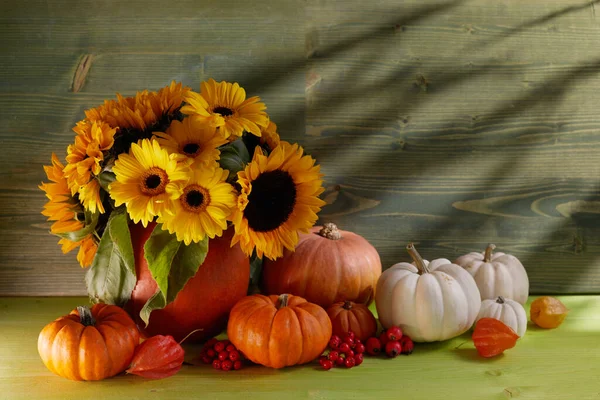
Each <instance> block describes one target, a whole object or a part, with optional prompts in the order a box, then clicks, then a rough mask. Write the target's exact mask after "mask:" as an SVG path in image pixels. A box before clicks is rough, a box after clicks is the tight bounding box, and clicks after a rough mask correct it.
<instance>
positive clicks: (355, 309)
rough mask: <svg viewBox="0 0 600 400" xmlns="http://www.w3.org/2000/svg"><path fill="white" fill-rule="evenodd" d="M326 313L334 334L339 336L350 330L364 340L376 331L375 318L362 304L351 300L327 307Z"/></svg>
mask: <svg viewBox="0 0 600 400" xmlns="http://www.w3.org/2000/svg"><path fill="white" fill-rule="evenodd" d="M327 315H329V318H330V319H331V325H332V332H333V334H334V335H339V336H341V335H343V334H344V333H346V332H348V331H352V332H354V334H355V335H356V337H357V338H359V339H360V340H361V341H363V342H366V341H367V339H368V338H370V337H372V336H375V334H376V333H377V320H376V319H375V316H373V313H371V310H369V308H368V307H367V306H365V305H364V304H358V303H354V302H352V301H342V302H339V303H335V304H334V305H332V306H331V307H329V308H328V309H327Z"/></svg>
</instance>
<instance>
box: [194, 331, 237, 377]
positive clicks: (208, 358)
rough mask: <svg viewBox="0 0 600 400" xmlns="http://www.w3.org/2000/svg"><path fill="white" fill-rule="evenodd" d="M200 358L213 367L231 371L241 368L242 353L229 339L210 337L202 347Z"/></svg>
mask: <svg viewBox="0 0 600 400" xmlns="http://www.w3.org/2000/svg"><path fill="white" fill-rule="evenodd" d="M200 359H201V360H202V362H203V363H204V364H212V366H213V368H214V369H218V370H223V371H231V370H232V369H235V370H238V369H241V368H242V354H241V353H240V352H239V350H238V349H237V348H236V347H235V346H234V345H233V344H232V343H231V342H230V341H229V340H217V339H216V338H212V339H210V340H209V341H208V342H206V343H205V344H204V347H202V351H201V352H200Z"/></svg>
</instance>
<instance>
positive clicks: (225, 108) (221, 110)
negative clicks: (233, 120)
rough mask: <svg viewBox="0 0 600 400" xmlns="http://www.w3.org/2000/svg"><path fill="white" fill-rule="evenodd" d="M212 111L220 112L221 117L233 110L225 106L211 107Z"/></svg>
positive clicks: (227, 115)
mask: <svg viewBox="0 0 600 400" xmlns="http://www.w3.org/2000/svg"><path fill="white" fill-rule="evenodd" d="M213 112H214V113H217V114H221V115H222V116H223V117H229V116H230V115H233V111H232V110H231V108H227V107H215V108H214V109H213Z"/></svg>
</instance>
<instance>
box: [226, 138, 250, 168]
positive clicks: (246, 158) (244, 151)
mask: <svg viewBox="0 0 600 400" xmlns="http://www.w3.org/2000/svg"><path fill="white" fill-rule="evenodd" d="M229 146H231V148H233V149H234V150H235V151H236V152H237V155H238V156H239V157H240V158H241V159H242V161H243V162H244V163H245V164H248V163H249V162H250V161H251V160H252V158H251V157H250V153H249V152H248V148H247V147H246V145H245V144H244V141H243V140H241V139H237V140H235V141H233V142H231V143H230V144H229Z"/></svg>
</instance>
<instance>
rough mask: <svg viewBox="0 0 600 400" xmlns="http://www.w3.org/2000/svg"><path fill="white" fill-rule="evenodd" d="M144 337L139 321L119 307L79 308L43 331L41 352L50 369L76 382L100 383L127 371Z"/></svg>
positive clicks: (40, 338)
mask: <svg viewBox="0 0 600 400" xmlns="http://www.w3.org/2000/svg"><path fill="white" fill-rule="evenodd" d="M139 341H140V336H139V332H138V329H137V327H136V325H135V322H133V320H132V319H131V318H130V317H129V315H127V313H126V312H125V311H124V310H123V309H121V308H119V307H117V306H112V305H106V304H95V305H94V306H93V307H92V308H91V310H90V309H89V308H88V307H77V309H75V310H73V311H71V313H70V314H69V315H65V316H63V317H60V318H58V319H57V320H56V321H54V322H51V323H49V324H48V325H46V326H45V327H44V329H42V331H41V332H40V335H39V337H38V352H39V353H40V357H41V358H42V361H43V362H44V364H45V365H46V367H47V368H48V369H49V370H50V371H52V372H54V373H55V374H57V375H60V376H62V377H64V378H68V379H72V380H75V381H82V380H85V381H97V380H100V379H104V378H108V377H111V376H114V375H116V374H118V373H120V372H123V371H124V370H125V368H127V366H128V365H129V363H130V362H131V359H132V357H133V352H134V350H135V346H137V345H138V343H139Z"/></svg>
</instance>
